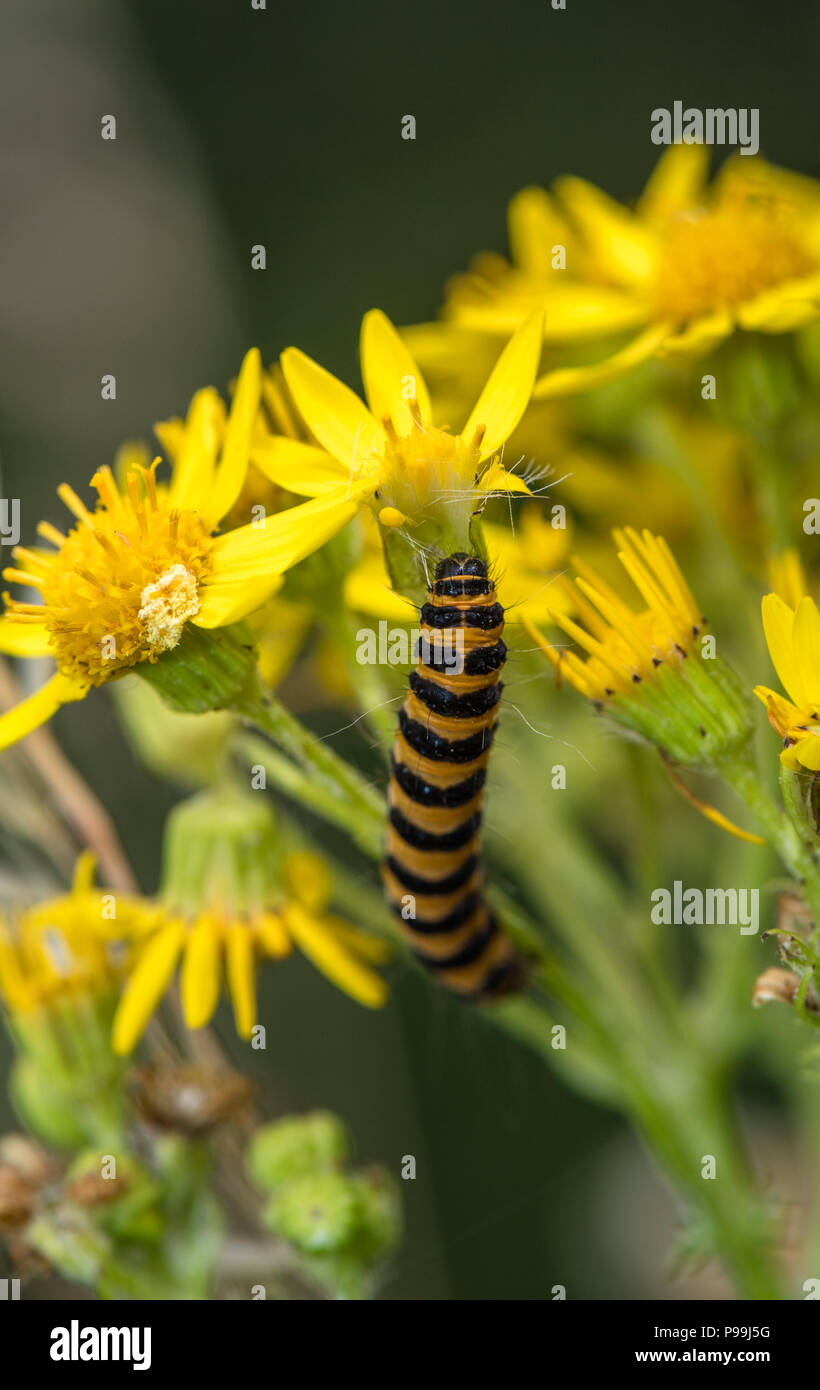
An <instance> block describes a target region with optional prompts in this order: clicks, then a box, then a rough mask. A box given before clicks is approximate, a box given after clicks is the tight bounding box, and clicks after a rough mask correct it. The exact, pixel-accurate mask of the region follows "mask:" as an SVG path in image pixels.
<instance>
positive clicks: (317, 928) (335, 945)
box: [286, 903, 388, 1009]
mask: <svg viewBox="0 0 820 1390" xmlns="http://www.w3.org/2000/svg"><path fill="white" fill-rule="evenodd" d="M286 919H287V924H288V930H289V931H290V934H291V936H292V937H293V939H294V941H295V942H296V944H297V945H298V946H299V947H300V949H301V950H302V951H304V953H305V955H306V956H308V957H309V958H310V959H311V960H312V961H313V964H314V965H315V966H317V968H318V969H319V970H321V971H322V973H323V974H324V975H327V977H328V979H329V980H332V981H333V983H334V984H335V985H338V987H339V989H343V990H344V992H345V994H349V995H350V997H351V999H355V1000H356V1001H357V1002H358V1003H359V1004H364V1005H365V1006H366V1008H368V1009H379V1008H381V1006H382V1004H384V1002H385V1000H386V998H387V993H388V991H387V985H386V984H385V983H384V980H383V979H382V978H381V976H380V975H377V974H375V972H374V971H372V970H368V968H367V966H366V965H362V964H361V962H360V961H357V960H355V959H354V957H353V956H351V955H350V954H349V952H347V951H346V950H345V948H344V946H342V944H341V942H340V941H338V940H337V939H336V938H335V937H334V936H333V934H332V933H331V932H329V931H328V930H327V929H326V928H325V927H323V925H322V923H321V921H320V920H318V919H316V918H314V917H311V916H310V915H309V913H307V912H305V911H304V909H303V908H301V907H299V906H298V904H296V903H291V904H290V905H289V906H288V908H287V912H286Z"/></svg>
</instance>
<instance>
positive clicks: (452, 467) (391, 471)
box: [376, 401, 484, 525]
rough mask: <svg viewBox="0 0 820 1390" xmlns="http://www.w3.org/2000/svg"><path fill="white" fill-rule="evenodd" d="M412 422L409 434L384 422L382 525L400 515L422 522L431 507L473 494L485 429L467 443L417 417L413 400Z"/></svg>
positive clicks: (379, 502)
mask: <svg viewBox="0 0 820 1390" xmlns="http://www.w3.org/2000/svg"><path fill="white" fill-rule="evenodd" d="M409 408H410V413H411V415H412V423H411V426H410V431H409V433H408V434H405V435H399V434H398V433H397V431H396V428H395V426H394V424H393V422H392V420H391V419H390V418H389V417H387V418H385V420H384V421H383V425H384V430H385V433H386V435H387V447H386V449H385V450H384V453H383V454H382V456H381V458H380V459H379V486H378V490H377V493H376V504H377V511H378V512H381V513H387V514H388V515H387V516H384V515H383V516H382V522H383V524H385V525H396V524H397V523H398V518H397V517H395V516H394V515H393V514H394V513H399V514H400V515H401V516H402V517H403V518H407V519H408V520H420V519H421V517H422V516H423V514H424V513H425V512H426V510H427V509H428V508H429V507H430V506H431V504H434V503H438V504H441V503H442V502H445V503H447V501H448V500H449V501H452V502H453V503H455V502H456V501H457V500H458V499H459V498H461V497H463V496H466V497H467V499H468V500H469V498H470V497H471V495H472V489H473V487H474V485H475V483H476V480H477V478H478V474H479V471H480V446H481V440H482V438H483V436H484V430H483V428H482V429H479V430H477V431H476V434H475V436H474V438H473V439H472V440H470V442H469V443H466V442H465V441H464V440H463V439H462V438H461V437H460V436H459V435H454V434H450V432H449V430H447V429H439V428H438V427H437V426H436V425H432V424H430V422H429V421H428V420H423V419H422V418H421V412H420V410H419V407H418V403H417V402H416V401H410V402H409Z"/></svg>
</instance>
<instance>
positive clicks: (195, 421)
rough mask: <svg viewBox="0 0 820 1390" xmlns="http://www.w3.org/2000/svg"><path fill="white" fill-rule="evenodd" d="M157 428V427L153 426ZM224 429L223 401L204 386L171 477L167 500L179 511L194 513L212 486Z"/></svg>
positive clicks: (196, 398)
mask: <svg viewBox="0 0 820 1390" xmlns="http://www.w3.org/2000/svg"><path fill="white" fill-rule="evenodd" d="M155 429H156V426H155ZM224 429H225V402H224V401H223V400H222V398H221V396H220V395H219V392H218V391H215V390H214V388H213V387H212V386H206V387H204V388H203V389H202V390H201V391H197V393H196V395H195V396H194V398H193V400H192V401H191V404H190V406H189V409H188V415H187V418H186V420H185V429H184V433H183V437H182V443H181V445H180V448H179V453H178V454H177V457H176V460H175V462H174V467H173V472H172V474H171V488H170V494H169V500H170V502H171V505H172V506H174V507H178V508H179V509H180V510H181V511H182V510H187V509H190V510H191V511H196V510H197V509H198V508H199V507H200V506H201V503H202V499H203V498H207V497H208V494H209V491H210V488H211V487H212V485H213V478H214V470H215V468H216V459H217V455H218V453H219V446H220V443H221V440H222V435H223V432H224Z"/></svg>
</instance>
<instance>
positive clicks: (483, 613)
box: [382, 552, 523, 1002]
mask: <svg viewBox="0 0 820 1390" xmlns="http://www.w3.org/2000/svg"><path fill="white" fill-rule="evenodd" d="M420 617H421V628H420V640H419V651H418V662H417V665H416V668H415V670H413V671H412V672H411V674H410V688H409V691H408V693H407V696H406V698H405V701H404V704H403V705H402V708H401V710H400V711H399V721H398V730H397V733H396V739H395V742H394V744H393V749H392V752H391V757H390V786H389V790H388V816H389V819H388V827H387V845H386V853H385V859H384V863H383V865H382V878H383V880H384V884H385V889H386V893H387V897H388V899H389V901H390V904H391V906H392V908H393V911H394V912H395V913H396V916H397V918H398V921H399V925H400V928H401V931H402V934H403V935H404V937H405V939H406V940H407V941H408V942H409V944H410V946H411V947H412V949H413V952H414V954H415V955H416V957H417V958H418V960H420V961H421V963H422V964H423V965H425V966H426V967H427V968H428V969H429V970H431V971H433V972H434V973H435V975H436V977H437V978H438V980H439V981H440V982H441V983H442V984H443V985H445V986H446V987H447V988H448V989H450V990H452V991H453V992H454V993H456V994H458V995H459V996H461V997H462V998H464V999H469V1000H473V1001H476V1002H482V1001H487V1000H490V999H496V998H499V997H500V996H502V995H504V994H509V993H511V992H513V991H514V990H516V989H519V988H520V987H521V984H522V983H523V962H522V960H521V958H520V956H519V955H518V953H517V952H516V950H515V948H514V946H513V945H512V943H511V942H510V940H509V939H508V937H506V936H505V935H504V933H503V932H502V930H501V928H500V927H499V925H498V923H497V921H496V919H495V917H494V916H493V914H492V912H491V911H490V908H489V907H488V905H487V902H486V900H485V898H484V891H483V887H484V870H483V864H482V859H481V808H482V802H483V798H484V780H485V777H486V766H487V761H488V759H489V756H490V748H491V745H492V741H493V736H494V734H495V729H496V723H497V720H498V706H499V701H500V699H501V691H502V689H503V686H502V682H501V679H500V673H501V669H502V667H503V665H504V661H505V659H506V653H507V648H506V645H505V643H504V642H503V640H502V635H501V634H502V632H503V630H504V610H503V608H502V607H501V604H500V603H499V602H498V599H497V596H496V591H495V585H494V584H493V582H492V580H491V579H490V578H489V575H488V571H487V566H486V564H485V563H484V561H483V560H480V559H478V558H476V557H475V556H470V555H466V554H464V553H463V552H457V553H456V554H454V555H450V556H449V557H448V558H447V559H444V560H442V561H440V563H439V564H438V566H437V568H436V572H435V577H434V582H433V583H432V585H430V588H429V592H428V595H427V602H426V603H425V604H424V605H423V607H422V609H421V614H420ZM408 907H409V908H410V911H408Z"/></svg>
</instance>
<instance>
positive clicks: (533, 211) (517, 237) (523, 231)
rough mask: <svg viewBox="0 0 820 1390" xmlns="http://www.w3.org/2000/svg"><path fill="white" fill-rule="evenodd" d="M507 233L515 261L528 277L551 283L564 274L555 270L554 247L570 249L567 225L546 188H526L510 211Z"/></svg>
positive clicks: (512, 199) (509, 207)
mask: <svg viewBox="0 0 820 1390" xmlns="http://www.w3.org/2000/svg"><path fill="white" fill-rule="evenodd" d="M507 233H508V236H509V241H510V250H511V252H512V258H513V262H514V264H515V265H516V266H518V267H519V268H520V269H521V270H523V271H524V272H525V273H526V274H527V275H532V276H534V277H535V279H537V280H548V279H550V278H552V277H553V276H557V275H560V274H563V272H562V271H556V270H554V269H553V264H552V248H553V246H557V245H560V246H566V243H567V226H566V223H565V222H564V219H563V218H562V217H561V216H560V214H559V212H558V209H557V207H556V206H555V203H554V202H553V200H552V198H550V196H549V194H548V193H547V192H545V190H544V189H543V188H522V189H521V191H520V193H516V194H515V197H513V198H511V199H510V203H509V206H508V208H507Z"/></svg>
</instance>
